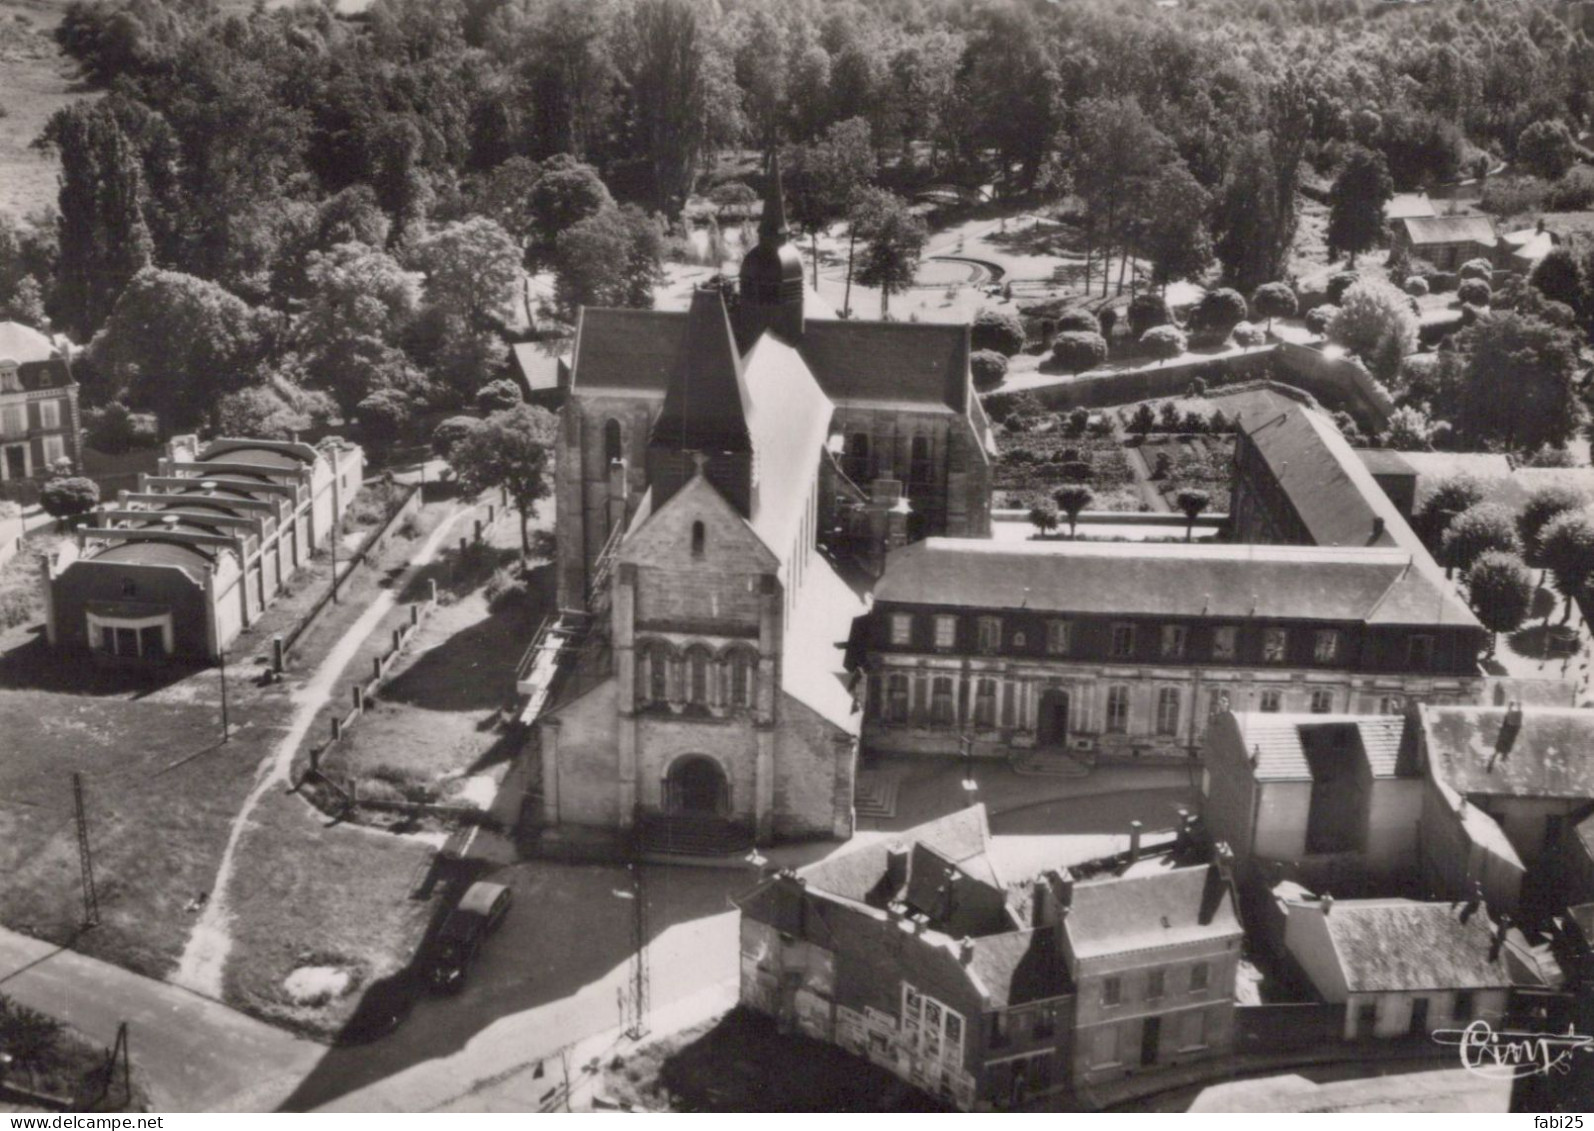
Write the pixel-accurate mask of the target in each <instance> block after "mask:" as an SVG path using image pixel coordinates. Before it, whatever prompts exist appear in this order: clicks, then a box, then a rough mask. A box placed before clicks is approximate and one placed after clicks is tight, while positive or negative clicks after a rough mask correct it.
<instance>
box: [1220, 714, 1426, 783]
mask: <svg viewBox="0 0 1594 1131" xmlns="http://www.w3.org/2000/svg"><path fill="white" fill-rule="evenodd" d="M1235 725H1236V727H1237V728H1238V730H1239V732H1240V734H1241V735H1242V736H1243V737H1244V740H1245V752H1246V755H1247V756H1248V757H1252V758H1254V761H1253V762H1252V770H1251V773H1252V775H1253V776H1254V777H1255V778H1256V780H1257V781H1313V780H1315V779H1316V777H1317V774H1315V773H1314V772H1313V765H1312V757H1313V755H1314V753H1315V752H1316V751H1319V750H1322V749H1325V748H1326V749H1334V748H1336V747H1339V746H1340V742H1339V741H1337V740H1339V739H1340V738H1341V736H1343V749H1344V750H1345V753H1346V755H1347V756H1349V757H1354V758H1356V759H1358V760H1359V761H1361V762H1363V763H1364V764H1365V765H1366V766H1367V768H1368V770H1369V772H1370V773H1371V774H1372V776H1373V777H1375V778H1393V777H1406V776H1410V775H1412V774H1414V773H1415V772H1416V766H1415V765H1411V766H1403V765H1401V762H1400V745H1401V736H1402V734H1403V733H1404V730H1405V719H1404V718H1403V717H1402V716H1400V715H1301V714H1269V713H1264V712H1259V711H1258V712H1245V713H1243V714H1236V715H1235ZM1313 736H1320V737H1318V738H1316V739H1315V740H1314V737H1313Z"/></svg>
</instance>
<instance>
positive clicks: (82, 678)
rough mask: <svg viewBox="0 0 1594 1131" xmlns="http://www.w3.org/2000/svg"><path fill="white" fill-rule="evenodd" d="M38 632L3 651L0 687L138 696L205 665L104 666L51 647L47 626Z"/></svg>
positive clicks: (0, 663) (167, 685)
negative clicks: (47, 635)
mask: <svg viewBox="0 0 1594 1131" xmlns="http://www.w3.org/2000/svg"><path fill="white" fill-rule="evenodd" d="M37 633H38V634H37V635H36V636H33V637H31V638H26V639H24V640H22V641H21V642H20V643H18V644H16V645H14V646H13V647H11V648H10V649H8V650H7V651H5V652H4V653H0V687H3V688H10V689H12V690H17V691H24V690H26V691H54V692H60V693H64V694H68V695H96V696H117V697H123V696H125V697H130V698H135V699H136V698H142V697H144V696H145V695H149V694H152V693H154V692H156V691H159V690H161V689H162V688H164V687H169V686H171V685H172V684H174V683H178V682H180V681H181V680H183V679H186V678H187V677H188V676H190V675H192V674H194V673H195V672H197V671H200V670H202V668H203V665H198V664H183V663H176V662H173V663H169V664H161V665H158V666H150V667H110V666H102V665H101V664H99V663H96V662H92V661H91V660H90V658H89V657H88V656H87V655H86V654H84V653H82V652H61V651H57V650H56V649H54V648H51V647H50V644H49V642H48V641H47V640H46V639H45V637H44V628H43V626H40V627H39V629H38V630H37Z"/></svg>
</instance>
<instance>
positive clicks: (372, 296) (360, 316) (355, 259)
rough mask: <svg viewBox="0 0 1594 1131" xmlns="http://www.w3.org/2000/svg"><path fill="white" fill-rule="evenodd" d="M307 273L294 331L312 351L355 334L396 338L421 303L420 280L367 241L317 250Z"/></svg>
mask: <svg viewBox="0 0 1594 1131" xmlns="http://www.w3.org/2000/svg"><path fill="white" fill-rule="evenodd" d="M304 275H305V285H306V287H307V291H306V294H305V298H304V308H303V313H302V315H301V316H300V318H299V320H298V322H297V324H296V326H295V333H296V336H297V337H298V339H299V342H300V343H301V348H302V349H304V350H305V352H307V353H315V352H317V351H320V350H325V349H329V348H331V347H333V346H335V345H337V344H338V343H340V342H345V341H347V340H349V339H352V338H362V337H365V338H378V339H382V340H388V341H391V340H394V339H396V338H397V337H398V336H399V335H400V334H401V333H402V332H403V330H404V328H405V326H407V325H408V323H409V322H410V320H411V319H412V318H414V317H415V312H416V310H417V308H418V307H419V305H420V296H421V284H420V280H419V279H418V278H417V277H416V276H415V275H414V274H412V273H411V272H409V271H406V270H405V269H404V268H403V267H401V266H400V265H399V262H398V260H396V259H394V258H393V257H392V256H391V255H389V254H387V252H385V251H379V250H378V249H376V248H374V247H371V246H368V245H366V244H363V243H340V244H336V245H334V246H333V247H332V248H331V249H330V250H328V251H317V252H312V253H311V255H310V257H309V259H308V260H307V261H306V265H305V271H304Z"/></svg>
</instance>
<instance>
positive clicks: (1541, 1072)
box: [1433, 1020, 1594, 1080]
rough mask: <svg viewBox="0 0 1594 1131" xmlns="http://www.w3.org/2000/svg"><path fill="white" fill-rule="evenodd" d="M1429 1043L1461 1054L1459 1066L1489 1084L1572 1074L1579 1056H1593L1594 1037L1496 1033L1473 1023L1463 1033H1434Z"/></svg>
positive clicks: (1481, 1023) (1485, 1025)
mask: <svg viewBox="0 0 1594 1131" xmlns="http://www.w3.org/2000/svg"><path fill="white" fill-rule="evenodd" d="M1433 1039H1434V1040H1435V1041H1437V1042H1438V1043H1439V1044H1441V1045H1453V1046H1455V1047H1456V1048H1458V1049H1460V1051H1461V1066H1462V1067H1463V1068H1465V1069H1466V1070H1467V1071H1469V1072H1475V1073H1477V1074H1478V1075H1480V1076H1485V1077H1488V1078H1489V1079H1491V1080H1515V1079H1519V1078H1521V1077H1524V1076H1548V1075H1550V1073H1552V1072H1556V1073H1567V1072H1571V1071H1572V1060H1573V1058H1574V1057H1576V1056H1577V1055H1578V1054H1579V1053H1582V1054H1585V1055H1586V1054H1590V1053H1594V1037H1586V1036H1584V1035H1583V1034H1581V1033H1578V1032H1575V1031H1573V1030H1572V1029H1571V1028H1570V1027H1568V1029H1567V1030H1566V1032H1565V1033H1524V1032H1518V1031H1516V1030H1511V1029H1502V1030H1501V1031H1499V1032H1496V1031H1495V1030H1494V1027H1493V1026H1492V1025H1490V1024H1489V1023H1488V1022H1487V1021H1481V1020H1480V1021H1474V1022H1472V1024H1470V1025H1468V1026H1467V1027H1466V1028H1465V1029H1436V1030H1434V1034H1433ZM1591 1067H1594V1066H1591Z"/></svg>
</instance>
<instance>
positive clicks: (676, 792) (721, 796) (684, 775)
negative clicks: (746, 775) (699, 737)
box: [664, 754, 730, 817]
mask: <svg viewBox="0 0 1594 1131" xmlns="http://www.w3.org/2000/svg"><path fill="white" fill-rule="evenodd" d="M729 805H730V783H729V782H727V781H726V780H725V771H724V770H722V769H720V765H719V763H718V762H716V761H714V759H712V758H708V757H705V756H704V755H702V754H688V755H687V756H686V757H684V758H677V759H676V760H675V762H674V763H673V764H672V765H671V766H670V772H669V773H668V774H667V775H666V776H665V778H664V808H665V811H666V812H669V813H680V814H683V815H687V816H694V817H713V816H724V814H725V811H726V809H727V808H729Z"/></svg>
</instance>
